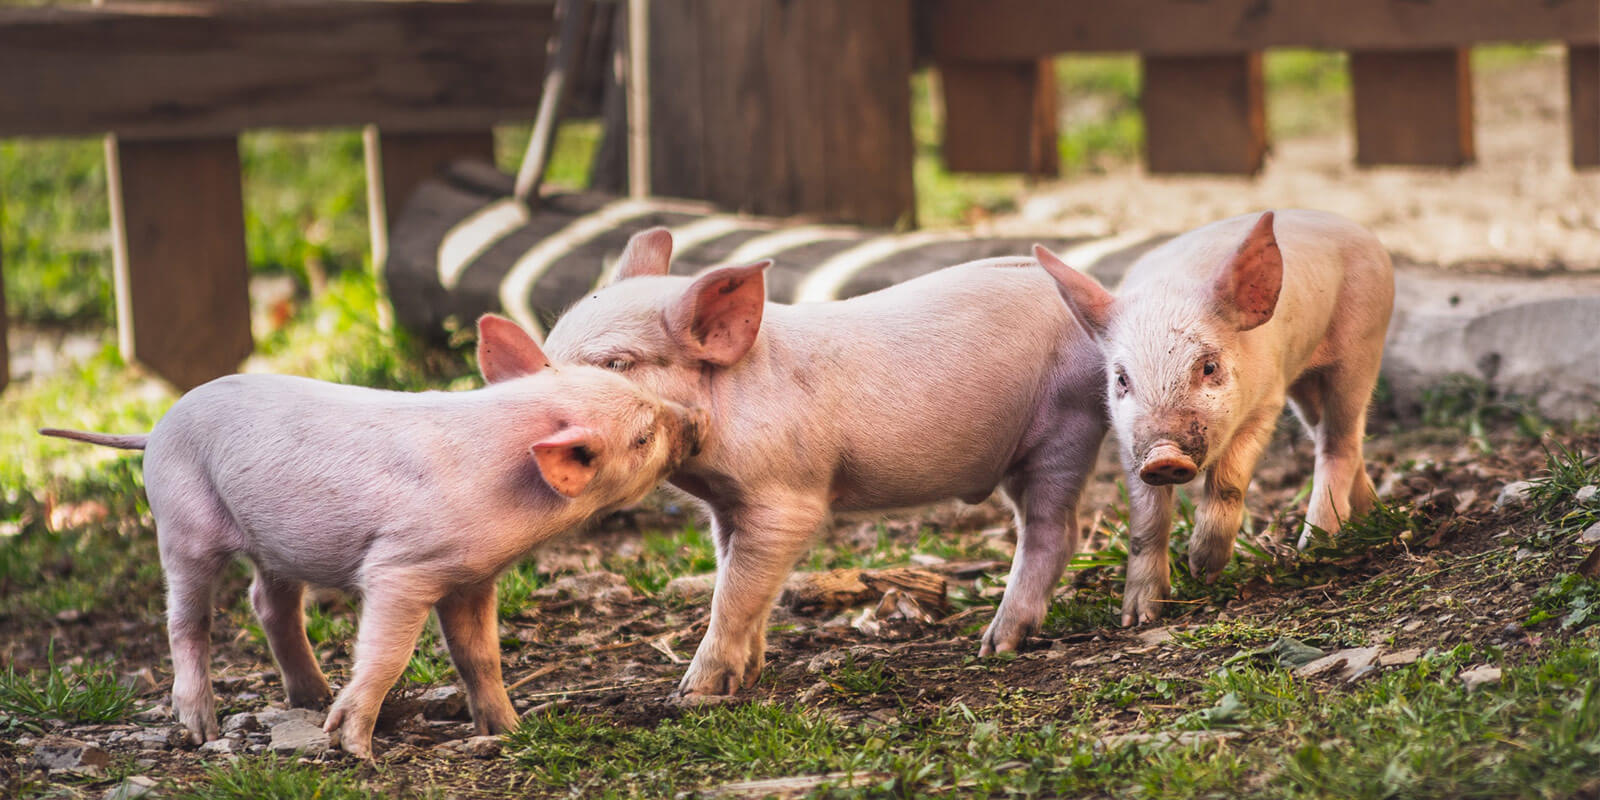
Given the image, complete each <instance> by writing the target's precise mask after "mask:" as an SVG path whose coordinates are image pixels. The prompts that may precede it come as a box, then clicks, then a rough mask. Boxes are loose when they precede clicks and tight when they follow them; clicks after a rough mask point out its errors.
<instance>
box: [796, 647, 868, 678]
mask: <svg viewBox="0 0 1600 800" xmlns="http://www.w3.org/2000/svg"><path fill="white" fill-rule="evenodd" d="M887 654H888V651H887V650H885V649H884V648H882V647H878V646H876V645H870V644H858V645H856V646H855V647H851V648H849V649H845V648H842V647H836V648H834V649H832V650H824V651H822V652H821V653H818V654H816V655H814V656H812V657H811V660H810V661H809V662H807V663H806V672H809V673H811V674H813V675H815V674H817V673H819V672H830V671H832V670H833V669H834V668H835V667H838V666H839V665H840V664H843V663H845V662H846V661H850V660H854V661H855V662H857V663H861V662H865V661H875V660H877V659H880V658H883V657H884V656H885V655H887Z"/></svg>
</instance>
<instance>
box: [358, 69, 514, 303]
mask: <svg viewBox="0 0 1600 800" xmlns="http://www.w3.org/2000/svg"><path fill="white" fill-rule="evenodd" d="M529 80H534V78H529ZM363 145H364V146H365V152H366V171H367V227H368V229H369V231H370V233H371V240H372V265H373V269H374V271H376V272H377V273H378V274H380V275H381V274H382V273H383V262H384V259H385V258H387V257H388V255H389V223H391V222H393V221H394V218H395V217H396V216H397V215H399V213H400V209H401V208H402V207H404V206H405V202H406V199H407V198H409V197H410V196H411V193H412V192H413V191H415V190H416V188H417V184H419V183H422V182H423V181H425V180H427V179H428V178H431V177H433V176H434V175H436V174H438V172H439V170H441V169H443V168H444V167H445V166H447V165H448V164H450V162H452V161H458V160H462V159H476V160H479V161H484V162H487V163H490V164H493V163H494V131H492V130H475V131H460V132H443V133H404V132H396V131H386V130H380V129H379V128H378V126H376V125H368V126H367V127H366V128H365V130H364V131H363Z"/></svg>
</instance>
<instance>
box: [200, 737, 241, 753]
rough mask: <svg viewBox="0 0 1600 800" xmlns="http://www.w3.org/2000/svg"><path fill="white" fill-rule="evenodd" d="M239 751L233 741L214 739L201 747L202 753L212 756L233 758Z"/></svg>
mask: <svg viewBox="0 0 1600 800" xmlns="http://www.w3.org/2000/svg"><path fill="white" fill-rule="evenodd" d="M237 750H238V744H237V743H236V742H234V740H232V739H212V740H211V741H209V742H206V743H205V744H203V745H200V752H201V753H203V754H205V755H211V756H231V755H233V754H234V752H236V751H237Z"/></svg>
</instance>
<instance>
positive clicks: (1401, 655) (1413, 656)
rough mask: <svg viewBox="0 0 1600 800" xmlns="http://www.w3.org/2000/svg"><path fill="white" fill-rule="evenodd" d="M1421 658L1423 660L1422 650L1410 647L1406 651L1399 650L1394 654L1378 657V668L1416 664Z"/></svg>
mask: <svg viewBox="0 0 1600 800" xmlns="http://www.w3.org/2000/svg"><path fill="white" fill-rule="evenodd" d="M1419 658H1422V649H1421V648H1418V647H1410V648H1407V649H1405V650H1398V651H1395V652H1393V653H1384V654H1383V655H1381V656H1378V666H1380V667H1398V666H1401V665H1404V664H1414V663H1416V661H1417V659H1419Z"/></svg>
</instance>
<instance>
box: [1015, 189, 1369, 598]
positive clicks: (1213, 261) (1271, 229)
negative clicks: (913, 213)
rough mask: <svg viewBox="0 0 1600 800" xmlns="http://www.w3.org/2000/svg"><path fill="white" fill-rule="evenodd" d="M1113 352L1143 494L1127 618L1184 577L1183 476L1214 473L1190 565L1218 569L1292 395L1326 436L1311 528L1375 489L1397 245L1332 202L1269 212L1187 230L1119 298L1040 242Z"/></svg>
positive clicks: (1120, 431) (1127, 449)
mask: <svg viewBox="0 0 1600 800" xmlns="http://www.w3.org/2000/svg"><path fill="white" fill-rule="evenodd" d="M1034 254H1035V256H1037V257H1038V259H1039V263H1040V264H1041V265H1043V266H1044V268H1045V269H1046V270H1048V271H1049V272H1050V274H1051V275H1052V276H1054V277H1055V279H1056V281H1057V282H1058V284H1059V286H1060V292H1061V296H1062V298H1064V299H1065V300H1066V303H1067V305H1068V306H1069V307H1070V308H1071V309H1072V312H1073V314H1074V315H1075V316H1076V317H1077V319H1078V321H1079V322H1081V323H1083V326H1084V328H1086V329H1087V330H1088V331H1089V332H1090V334H1091V335H1092V336H1093V337H1094V339H1095V341H1096V342H1097V343H1098V344H1099V346H1100V348H1101V349H1102V350H1103V351H1104V353H1105V361H1104V363H1105V364H1106V377H1105V380H1106V382H1107V384H1108V387H1109V388H1108V393H1107V395H1108V397H1107V402H1108V405H1109V408H1110V416H1111V422H1112V427H1113V428H1114V429H1115V430H1116V432H1117V440H1118V441H1119V442H1120V451H1121V456H1122V464H1123V467H1124V469H1125V470H1126V471H1127V476H1128V477H1127V484H1128V494H1129V500H1130V503H1131V506H1132V509H1131V517H1132V522H1131V526H1132V533H1131V536H1130V539H1131V542H1130V547H1129V556H1130V557H1129V561H1128V579H1127V588H1126V590H1125V592H1124V595H1123V603H1122V622H1123V624H1125V625H1128V624H1133V623H1134V622H1144V621H1149V620H1153V619H1155V618H1156V616H1157V615H1158V613H1159V610H1160V603H1161V602H1162V601H1163V600H1164V599H1166V597H1167V595H1168V592H1169V590H1170V585H1169V575H1168V562H1167V537H1168V534H1169V532H1170V529H1171V527H1172V504H1173V488H1172V487H1173V485H1174V484H1181V483H1188V482H1189V481H1190V480H1193V479H1194V478H1195V477H1196V476H1197V475H1199V474H1201V473H1205V484H1204V487H1203V489H1202V490H1201V491H1200V497H1199V500H1198V502H1197V503H1196V510H1195V526H1194V535H1193V537H1192V538H1191V539H1190V541H1189V565H1190V567H1191V569H1192V570H1193V571H1194V573H1195V574H1196V575H1198V576H1201V577H1203V578H1206V579H1208V580H1215V579H1216V576H1217V575H1218V573H1220V572H1221V571H1222V568H1223V567H1224V566H1226V565H1227V563H1228V559H1229V558H1231V557H1232V555H1233V542H1234V537H1235V535H1237V533H1238V531H1239V526H1240V523H1241V522H1242V521H1243V518H1244V510H1245V509H1244V492H1245V489H1246V487H1248V486H1249V485H1250V477H1251V474H1252V473H1253V472H1254V471H1255V465H1256V459H1257V458H1258V457H1259V456H1260V455H1261V451H1262V449H1263V448H1265V447H1266V445H1267V442H1268V441H1269V440H1271V438H1272V432H1273V429H1274V428H1275V427H1276V426H1277V423H1278V418H1279V416H1281V415H1282V412H1283V406H1284V402H1285V400H1286V399H1287V400H1288V401H1289V402H1290V403H1291V404H1292V405H1293V406H1294V410H1295V412H1296V413H1297V414H1298V415H1299V417H1300V420H1301V422H1303V423H1304V424H1305V427H1306V429H1307V431H1309V433H1310V435H1311V438H1312V439H1313V440H1314V441H1315V442H1316V448H1317V456H1316V472H1315V478H1314V480H1313V482H1312V489H1311V499H1310V507H1309V508H1308V510H1307V512H1306V522H1307V530H1306V532H1305V533H1304V534H1302V537H1301V540H1300V546H1301V547H1304V546H1305V544H1306V536H1308V535H1309V534H1310V528H1311V527H1316V528H1320V529H1322V530H1324V531H1328V532H1330V533H1333V532H1337V531H1338V530H1339V527H1340V524H1341V523H1342V522H1344V521H1346V520H1349V519H1350V518H1351V517H1352V516H1355V515H1359V514H1363V513H1365V512H1366V511H1367V510H1368V509H1369V508H1371V506H1372V501H1373V499H1374V496H1375V492H1374V491H1373V487H1372V481H1371V479H1370V478H1369V477H1368V476H1367V473H1366V469H1365V467H1364V465H1363V463H1362V458H1361V437H1362V435H1363V434H1364V433H1365V428H1366V418H1367V404H1368V401H1369V399H1370V398H1371V396H1372V390H1373V387H1374V386H1375V385H1376V383H1377V380H1378V366H1379V363H1380V361H1381V360H1382V357H1383V340H1384V335H1385V332H1386V331H1387V330H1388V327H1389V314H1390V311H1391V310H1392V309H1393V306H1394V269H1393V267H1392V266H1391V265H1390V263H1389V255H1388V253H1387V252H1386V251H1385V250H1384V248H1383V246H1382V245H1380V244H1379V243H1378V240H1377V239H1376V238H1375V237H1374V236H1373V235H1372V234H1371V233H1370V232H1368V231H1367V230H1366V229H1364V228H1362V227H1360V226H1359V225H1356V224H1355V223H1353V222H1351V221H1349V220H1347V219H1344V218H1342V217H1339V216H1336V215H1333V214H1328V213H1324V212H1319V211H1299V210H1293V211H1283V212H1281V213H1278V214H1274V213H1273V212H1271V211H1268V212H1266V213H1264V214H1260V215H1251V216H1243V217H1234V218H1232V219H1226V220H1223V221H1221V222H1216V223H1212V224H1210V225H1207V226H1205V227H1203V228H1199V229H1197V230H1194V231H1191V232H1189V233H1186V234H1183V235H1182V236H1179V237H1177V238H1176V239H1173V240H1171V241H1170V242H1167V243H1166V244H1164V245H1162V246H1160V247H1158V248H1156V249H1154V250H1152V251H1150V252H1149V253H1147V254H1146V255H1145V256H1143V257H1142V258H1140V259H1139V260H1138V261H1137V262H1136V263H1135V264H1134V265H1133V266H1132V267H1131V268H1130V269H1129V271H1128V275H1127V278H1126V279H1125V280H1124V282H1123V284H1122V288H1121V290H1120V292H1119V294H1118V295H1117V296H1116V297H1115V298H1113V297H1112V296H1111V295H1110V294H1109V293H1107V292H1106V290H1105V289H1103V288H1101V286H1100V285H1099V284H1097V283H1096V282H1095V281H1094V279H1092V278H1090V277H1088V276H1087V275H1084V274H1083V273H1080V272H1078V271H1077V270H1074V269H1072V268H1071V267H1069V266H1067V265H1066V264H1064V263H1062V261H1061V259H1059V258H1057V257H1056V256H1055V255H1054V254H1053V253H1051V252H1050V251H1049V250H1046V249H1045V248H1043V247H1036V248H1034Z"/></svg>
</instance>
